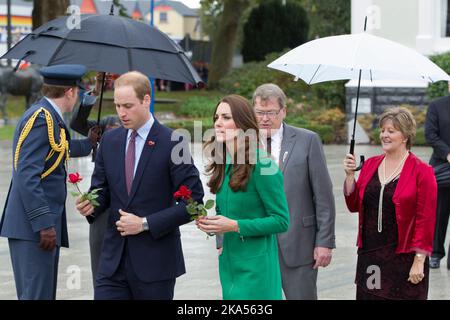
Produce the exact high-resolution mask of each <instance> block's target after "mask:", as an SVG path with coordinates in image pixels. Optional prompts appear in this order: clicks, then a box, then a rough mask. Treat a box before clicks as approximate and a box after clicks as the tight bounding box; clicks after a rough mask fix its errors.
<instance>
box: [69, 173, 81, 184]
mask: <svg viewBox="0 0 450 320" xmlns="http://www.w3.org/2000/svg"><path fill="white" fill-rule="evenodd" d="M81 180H83V178H82V177H81V176H80V174H79V173H78V172H75V173H69V182H70V183H74V184H75V183H78V182H80V181H81Z"/></svg>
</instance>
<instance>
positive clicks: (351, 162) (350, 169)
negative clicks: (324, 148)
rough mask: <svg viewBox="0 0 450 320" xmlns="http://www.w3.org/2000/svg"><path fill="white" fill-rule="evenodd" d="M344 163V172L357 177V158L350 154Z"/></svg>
mask: <svg viewBox="0 0 450 320" xmlns="http://www.w3.org/2000/svg"><path fill="white" fill-rule="evenodd" d="M343 163H344V171H345V174H346V175H347V177H348V176H354V175H355V169H356V161H355V156H354V155H352V154H350V153H348V154H347V155H346V156H345V159H344V161H343Z"/></svg>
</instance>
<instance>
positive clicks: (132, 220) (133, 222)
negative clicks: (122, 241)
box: [116, 209, 144, 236]
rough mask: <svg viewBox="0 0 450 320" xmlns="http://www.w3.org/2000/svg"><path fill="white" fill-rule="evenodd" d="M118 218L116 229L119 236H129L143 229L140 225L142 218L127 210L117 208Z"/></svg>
mask: <svg viewBox="0 0 450 320" xmlns="http://www.w3.org/2000/svg"><path fill="white" fill-rule="evenodd" d="M119 213H120V220H117V222H116V226H117V231H119V232H120V235H121V236H131V235H135V234H138V233H141V232H142V231H144V229H143V227H142V218H141V217H138V216H137V215H135V214H133V213H129V212H125V211H123V210H122V209H119Z"/></svg>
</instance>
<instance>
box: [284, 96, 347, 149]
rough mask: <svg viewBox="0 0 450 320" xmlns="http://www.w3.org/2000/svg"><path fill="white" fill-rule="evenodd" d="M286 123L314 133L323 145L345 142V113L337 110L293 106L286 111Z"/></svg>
mask: <svg viewBox="0 0 450 320" xmlns="http://www.w3.org/2000/svg"><path fill="white" fill-rule="evenodd" d="M286 123H288V124H290V125H292V126H294V127H299V128H304V129H308V130H311V131H314V132H316V133H317V134H318V135H319V136H320V138H321V139H322V142H323V143H325V144H328V143H344V142H345V141H346V140H345V139H346V132H347V131H346V128H345V113H344V112H343V111H342V110H340V109H338V108H333V109H324V108H319V109H313V108H311V107H308V106H307V107H305V106H303V105H300V106H295V107H293V108H291V110H290V111H289V109H288V116H287V117H286Z"/></svg>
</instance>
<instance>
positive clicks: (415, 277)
mask: <svg viewBox="0 0 450 320" xmlns="http://www.w3.org/2000/svg"><path fill="white" fill-rule="evenodd" d="M424 262H425V256H417V255H416V256H415V257H414V262H413V265H412V267H411V270H409V278H408V281H410V282H411V283H414V284H418V283H419V282H420V281H422V280H423V278H424V277H425V274H424V273H423V264H424Z"/></svg>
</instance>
